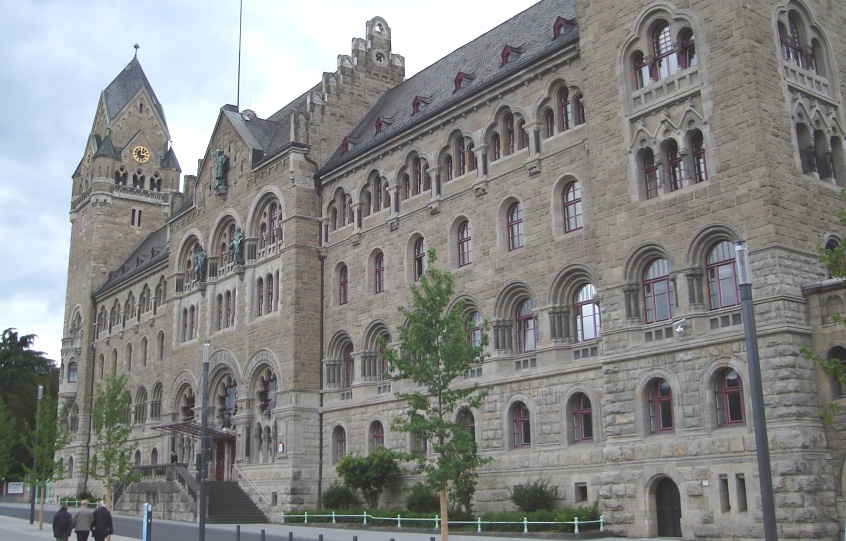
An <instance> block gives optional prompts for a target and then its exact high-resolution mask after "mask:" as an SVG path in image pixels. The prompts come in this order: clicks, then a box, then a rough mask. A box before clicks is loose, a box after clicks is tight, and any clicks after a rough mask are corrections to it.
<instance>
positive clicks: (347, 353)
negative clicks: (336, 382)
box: [341, 344, 355, 388]
mask: <svg viewBox="0 0 846 541" xmlns="http://www.w3.org/2000/svg"><path fill="white" fill-rule="evenodd" d="M341 371H342V372H341V377H342V378H343V386H344V387H346V388H349V387H352V382H353V374H354V373H355V360H354V359H353V347H352V344H347V345H346V346H344V349H343V350H341Z"/></svg>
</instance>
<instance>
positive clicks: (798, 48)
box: [781, 17, 805, 68]
mask: <svg viewBox="0 0 846 541" xmlns="http://www.w3.org/2000/svg"><path fill="white" fill-rule="evenodd" d="M787 22H788V32H789V34H787V35H786V36H785V35H782V41H781V50H782V54H783V56H784V59H785V60H787V61H788V62H792V63H794V64H795V65H797V66H799V67H800V68H804V67H805V54H804V52H803V51H802V43H801V41H800V39H799V28H798V26H797V25H796V21H795V20H794V19H793V17H789V18H788V19H787Z"/></svg>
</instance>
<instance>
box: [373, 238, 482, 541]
mask: <svg viewBox="0 0 846 541" xmlns="http://www.w3.org/2000/svg"><path fill="white" fill-rule="evenodd" d="M436 261H437V254H436V253H435V250H434V249H430V250H429V252H428V262H427V268H426V271H425V272H424V273H423V276H422V277H421V278H420V282H419V283H418V284H417V285H415V286H412V287H411V295H412V308H411V309H407V308H404V307H400V308H399V312H400V314H401V315H402V316H403V317H404V318H405V320H406V322H407V324H406V325H405V326H403V327H400V336H399V339H400V344H401V345H400V347H399V349H390V350H387V351H386V352H385V357H386V359H387V361H388V363H389V366H390V368H391V370H392V374H393V379H395V380H403V379H410V380H412V381H414V382H416V383H417V384H418V385H419V386H420V387H419V388H420V389H425V392H423V391H421V390H417V391H414V392H411V393H397V396H398V397H399V398H401V399H403V400H405V402H406V405H407V407H408V409H407V411H406V412H405V414H404V415H403V416H402V417H400V418H398V419H397V420H396V421H395V423H394V426H395V427H396V428H397V429H399V430H401V431H403V432H408V433H410V434H412V437H413V438H414V439H415V441H420V442H423V441H425V442H426V444H427V447H428V445H429V444H430V445H431V448H432V451H434V453H433V454H429V453H427V452H426V448H425V447H424V446H423V445H422V444H421V445H418V446H417V449H416V450H415V452H413V453H412V458H413V459H414V460H415V461H416V462H417V469H416V472H417V473H422V474H424V475H425V477H426V481H427V483H428V484H429V486H431V487H432V489H433V490H435V491H436V492H438V493H439V494H440V505H441V517H442V519H443V520H442V522H441V538H442V539H443V540H444V541H446V539H447V537H448V535H449V534H448V532H449V528H448V494H449V495H452V499H453V501H454V502H456V503H460V504H463V505H466V506H469V505H470V502H471V501H472V495H473V492H474V491H475V486H476V479H477V474H476V470H477V469H478V468H479V467H480V466H482V465H483V464H485V463H486V462H488V461H489V460H490V459H486V458H482V457H480V456H479V455H478V454H477V452H476V450H477V446H476V442H475V439H474V437H473V433H472V431H471V429H470V427H469V426H468V424H467V422H466V421H465V420H464V418H463V416H460V415H457V414H458V413H459V408H478V407H479V406H480V405H481V403H482V401H483V400H484V398H485V396H486V395H487V391H482V390H480V389H479V386H478V385H476V384H474V385H466V384H465V379H464V374H465V373H466V372H467V371H468V370H470V369H471V368H473V367H474V366H475V365H477V364H478V363H480V362H481V361H482V360H484V358H485V353H484V348H485V346H486V345H487V343H488V337H487V324H485V325H483V328H482V330H481V340H480V341H479V343H478V344H473V342H472V341H471V339H470V338H469V336H468V330H467V320H466V318H467V314H466V313H465V306H464V303H463V302H458V303H456V305H455V306H453V307H452V308H449V305H450V302H452V300H453V293H454V281H453V276H452V274H451V273H450V272H448V271H442V270H439V269H437V268H436V267H435V262H436ZM457 379H458V380H460V381H461V382H462V384H461V385H454V382H455V381H456V380H457Z"/></svg>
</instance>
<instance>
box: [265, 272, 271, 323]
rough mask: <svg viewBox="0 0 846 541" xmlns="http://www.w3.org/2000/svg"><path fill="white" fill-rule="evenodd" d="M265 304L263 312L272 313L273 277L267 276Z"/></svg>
mask: <svg viewBox="0 0 846 541" xmlns="http://www.w3.org/2000/svg"><path fill="white" fill-rule="evenodd" d="M266 284H267V304H265V307H264V309H265V312H267V313H268V314H269V313H270V312H272V311H273V275H272V274H268V275H267V280H266Z"/></svg>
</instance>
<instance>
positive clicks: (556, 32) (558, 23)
mask: <svg viewBox="0 0 846 541" xmlns="http://www.w3.org/2000/svg"><path fill="white" fill-rule="evenodd" d="M571 26H573V22H572V21H568V20H567V19H565V18H564V17H558V18H557V19H555V23H553V25H552V38H553V39H555V38H557V37H558V36H560V35H561V33H562V32H564V30H566V29H567V28H569V27H571Z"/></svg>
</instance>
